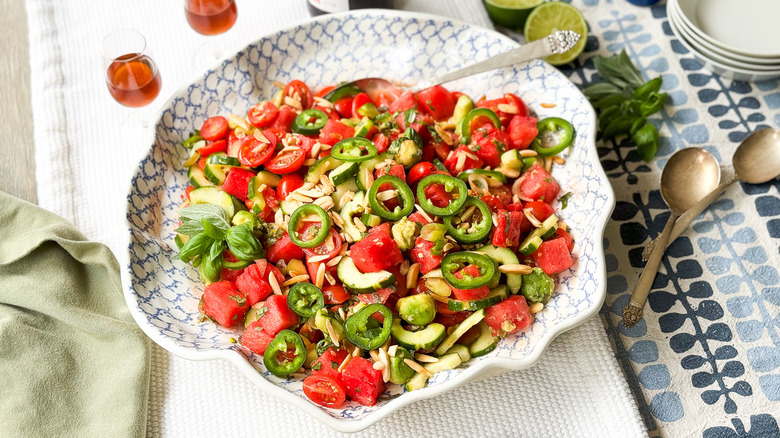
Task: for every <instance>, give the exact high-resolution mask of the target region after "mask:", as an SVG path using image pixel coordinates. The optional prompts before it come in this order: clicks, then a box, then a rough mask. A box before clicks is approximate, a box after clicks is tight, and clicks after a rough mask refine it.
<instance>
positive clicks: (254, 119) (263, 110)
mask: <svg viewBox="0 0 780 438" xmlns="http://www.w3.org/2000/svg"><path fill="white" fill-rule="evenodd" d="M278 113H279V108H277V107H276V105H274V104H273V103H272V102H260V103H258V104H257V105H255V106H253V107H251V108H249V111H248V112H247V113H246V118H247V120H249V123H251V124H253V125H254V126H256V127H258V128H265V127H266V126H268V125H270V124H271V122H273V121H274V119H275V118H276V115H277V114H278Z"/></svg>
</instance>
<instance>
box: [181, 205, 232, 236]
mask: <svg viewBox="0 0 780 438" xmlns="http://www.w3.org/2000/svg"><path fill="white" fill-rule="evenodd" d="M179 218H180V219H181V226H180V227H179V228H177V229H176V230H174V231H176V232H177V233H179V234H186V235H188V236H194V235H196V234H198V233H201V232H203V231H204V228H203V222H202V221H201V220H202V219H205V220H207V221H208V222H209V223H210V224H211V225H213V226H214V227H215V228H217V229H220V230H222V231H223V232H227V230H228V228H230V224H229V223H228V221H227V215H226V214H225V210H223V209H222V207H220V206H218V205H214V204H198V205H192V206H189V207H186V208H183V209H181V210H179Z"/></svg>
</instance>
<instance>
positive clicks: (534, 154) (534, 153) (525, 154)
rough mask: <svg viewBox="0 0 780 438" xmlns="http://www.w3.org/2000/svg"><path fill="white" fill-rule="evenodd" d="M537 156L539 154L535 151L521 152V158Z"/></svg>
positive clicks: (524, 150)
mask: <svg viewBox="0 0 780 438" xmlns="http://www.w3.org/2000/svg"><path fill="white" fill-rule="evenodd" d="M537 155H539V154H537V153H536V151H535V150H533V149H523V150H522V151H520V156H521V157H523V158H528V157H535V156H537Z"/></svg>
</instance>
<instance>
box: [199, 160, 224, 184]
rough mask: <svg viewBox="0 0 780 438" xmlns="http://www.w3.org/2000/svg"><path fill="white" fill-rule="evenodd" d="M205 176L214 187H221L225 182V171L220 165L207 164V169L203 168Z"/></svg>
mask: <svg viewBox="0 0 780 438" xmlns="http://www.w3.org/2000/svg"><path fill="white" fill-rule="evenodd" d="M203 174H204V175H206V178H208V180H209V181H211V182H213V183H214V185H218V186H221V185H222V183H223V182H225V176H226V175H225V169H224V168H223V167H222V166H220V165H219V164H212V163H206V167H205V168H203Z"/></svg>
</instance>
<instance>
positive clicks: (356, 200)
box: [340, 192, 368, 242]
mask: <svg viewBox="0 0 780 438" xmlns="http://www.w3.org/2000/svg"><path fill="white" fill-rule="evenodd" d="M367 203H368V200H367V199H366V197H365V194H364V193H363V192H357V193H355V196H354V197H353V198H352V200H351V201H349V202H347V203H346V204H344V208H342V209H341V213H340V214H341V218H342V219H344V232H345V233H347V234H349V236H350V237H351V238H352V240H353V241H355V242H357V241H358V240H360V239H362V238H363V237H364V236H365V233H363V232H362V231H360V230H358V228H357V227H356V226H355V222H354V219H353V217H355V216H357V215H358V214H362V213H363V210H365V208H366V204H367Z"/></svg>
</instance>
